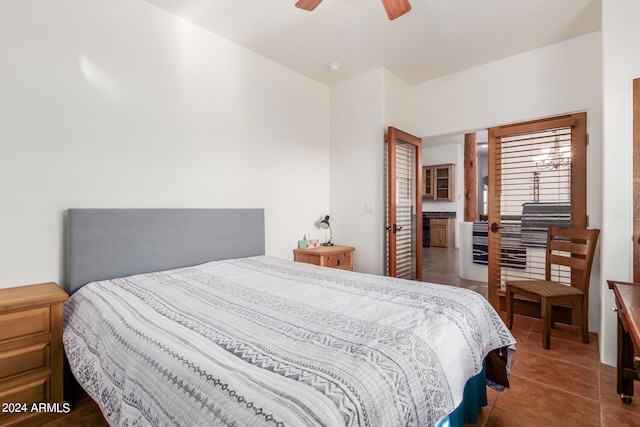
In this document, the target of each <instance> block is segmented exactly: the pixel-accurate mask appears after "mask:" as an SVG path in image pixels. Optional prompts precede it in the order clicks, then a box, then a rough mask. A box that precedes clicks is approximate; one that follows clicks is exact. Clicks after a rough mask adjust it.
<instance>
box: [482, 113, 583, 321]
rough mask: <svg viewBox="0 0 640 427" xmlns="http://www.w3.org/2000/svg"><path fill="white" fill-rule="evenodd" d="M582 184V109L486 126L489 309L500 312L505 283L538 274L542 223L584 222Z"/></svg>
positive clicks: (544, 227) (579, 224) (544, 228)
mask: <svg viewBox="0 0 640 427" xmlns="http://www.w3.org/2000/svg"><path fill="white" fill-rule="evenodd" d="M586 184H587V175H586V113H579V114H572V115H567V116H560V117H555V118H551V119H545V120H537V121H533V122H526V123H521V124H516V125H508V126H500V127H495V128H491V129H489V201H488V208H489V209H488V211H489V212H488V214H489V218H488V219H489V221H488V223H489V239H488V246H489V249H488V252H489V301H490V302H491V304H492V305H493V306H494V307H495V308H496V309H504V302H503V298H502V297H503V296H504V283H505V281H506V280H518V279H530V278H544V269H545V252H544V249H545V246H546V231H547V227H548V226H549V225H557V226H565V227H568V226H573V227H583V228H584V227H586V226H587V216H586ZM557 274H559V275H565V276H566V275H567V274H568V275H570V272H566V271H565V272H557ZM569 280H570V279H569Z"/></svg>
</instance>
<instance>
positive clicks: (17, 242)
mask: <svg viewBox="0 0 640 427" xmlns="http://www.w3.org/2000/svg"><path fill="white" fill-rule="evenodd" d="M63 3H64V6H62V5H61V3H60V2H46V1H45V2H43V1H36V0H5V1H3V2H2V4H1V5H0V52H2V54H1V55H0V117H2V125H1V126H0V148H1V154H0V194H1V195H2V210H1V211H2V213H1V214H0V215H1V216H2V220H1V221H0V235H1V236H2V243H1V244H0V287H8V286H18V285H24V284H29V283H36V282H43V281H58V282H60V281H62V280H63V279H64V261H65V260H64V255H63V254H64V226H63V223H64V211H65V209H67V208H70V207H76V208H78V207H83V208H91V207H119V208H121V207H169V208H174V207H191V208H204V207H226V208H228V207H258V208H265V215H266V245H267V247H266V251H267V254H271V255H275V256H279V257H283V258H288V259H292V252H291V251H292V249H293V248H295V247H296V243H297V240H298V239H299V238H301V237H302V235H303V233H305V232H309V231H314V232H317V233H320V231H319V230H317V229H314V228H313V223H314V221H315V220H316V219H317V218H318V217H319V216H320V215H321V214H323V213H325V212H327V211H328V210H329V89H328V88H327V87H325V86H323V85H320V84H318V83H315V82H313V81H311V80H309V79H307V78H305V77H302V76H301V75H299V74H296V73H294V72H292V71H290V70H288V69H286V68H284V67H282V66H280V65H277V64H275V63H273V62H271V61H269V60H266V59H265V58H263V57H261V56H258V55H256V54H254V53H252V52H249V51H247V50H245V49H243V48H240V47H239V46H237V45H235V44H232V43H230V42H228V41H227V40H225V39H222V38H220V37H217V36H215V35H213V34H211V33H208V32H206V31H204V30H202V29H200V28H198V27H195V26H193V25H191V24H188V23H187V22H186V21H184V20H181V19H178V18H175V17H173V16H172V15H170V14H168V13H166V12H164V11H162V10H160V9H158V8H156V7H154V6H152V5H149V4H148V3H145V2H143V1H141V0H135V1H133V0H75V1H74V0H70V1H66V2H63Z"/></svg>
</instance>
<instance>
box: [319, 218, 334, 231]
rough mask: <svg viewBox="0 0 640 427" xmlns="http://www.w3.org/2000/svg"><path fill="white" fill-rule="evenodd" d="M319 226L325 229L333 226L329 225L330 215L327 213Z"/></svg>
mask: <svg viewBox="0 0 640 427" xmlns="http://www.w3.org/2000/svg"><path fill="white" fill-rule="evenodd" d="M318 226H319V227H320V228H324V229H325V230H326V229H328V228H331V225H329V215H326V216H325V217H324V219H323V220H322V221H320V223H319V224H318Z"/></svg>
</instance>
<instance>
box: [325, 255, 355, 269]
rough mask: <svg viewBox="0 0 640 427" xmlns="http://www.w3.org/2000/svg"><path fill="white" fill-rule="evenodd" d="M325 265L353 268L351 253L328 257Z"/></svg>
mask: <svg viewBox="0 0 640 427" xmlns="http://www.w3.org/2000/svg"><path fill="white" fill-rule="evenodd" d="M325 262H326V263H325V265H326V266H327V267H332V268H345V269H348V268H351V253H348V254H339V255H333V256H328V257H326V261H325Z"/></svg>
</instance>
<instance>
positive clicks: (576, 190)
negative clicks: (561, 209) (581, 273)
mask: <svg viewBox="0 0 640 427" xmlns="http://www.w3.org/2000/svg"><path fill="white" fill-rule="evenodd" d="M566 126H571V225H572V226H573V227H579V228H586V227H587V226H588V218H587V141H586V134H587V113H586V112H582V113H576V114H570V115H565V116H557V117H552V118H548V119H541V120H533V121H529V122H523V123H517V124H511V125H506V126H496V127H493V128H490V129H489V131H488V135H489V194H488V198H489V200H488V202H489V203H488V205H489V221H488V223H489V233H488V234H489V238H488V249H487V251H488V253H489V260H490V261H489V272H488V273H489V274H488V276H489V277H488V280H489V282H488V288H489V289H488V299H489V302H490V303H491V305H492V306H493V307H494V308H495V309H496V310H502V311H504V310H505V309H506V308H505V301H504V291H501V290H500V265H499V264H498V265H495V263H494V264H492V263H491V260H492V257H495V254H498V253H500V239H499V234H498V233H495V232H494V233H492V232H491V224H493V223H495V224H497V226H498V227H500V223H501V222H500V219H501V218H500V189H501V185H502V183H501V181H500V179H501V173H500V170H499V169H500V164H501V163H500V162H501V157H500V144H499V142H500V138H502V137H504V136H508V135H517V134H522V133H527V132H536V131H543V130H546V129H552V128H559V127H566ZM516 311H518V306H516ZM533 313H534V314H536V315H537V316H539V315H540V314H539V309H536V310H534V311H533ZM527 314H529V313H528V312H527Z"/></svg>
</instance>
